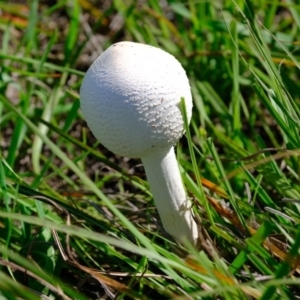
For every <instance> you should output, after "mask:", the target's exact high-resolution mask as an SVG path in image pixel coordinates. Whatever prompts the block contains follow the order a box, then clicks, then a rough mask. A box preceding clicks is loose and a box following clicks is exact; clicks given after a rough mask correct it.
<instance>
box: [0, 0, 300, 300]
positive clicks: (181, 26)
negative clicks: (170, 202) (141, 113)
mask: <svg viewBox="0 0 300 300" xmlns="http://www.w3.org/2000/svg"><path fill="white" fill-rule="evenodd" d="M299 13H300V7H299V5H298V4H296V2H293V1H286V2H276V1H275V2H272V3H271V2H268V1H244V2H243V1H236V2H234V1H223V2H218V1H210V2H203V1H187V2H181V1H175V2H174V1H165V2H163V3H162V2H159V1H153V0H147V1H140V2H136V1H130V0H128V1H123V0H116V1H112V2H110V1H100V2H99V3H96V2H95V3H94V2H89V1H85V0H78V1H57V3H56V4H55V5H52V6H51V4H47V3H45V2H39V1H37V0H34V1H31V2H30V5H25V4H16V3H10V2H8V3H6V2H0V30H1V36H0V41H1V49H0V59H1V66H0V90H1V93H0V118H1V152H0V157H1V159H0V195H1V206H0V207H1V209H0V245H1V247H0V253H1V258H0V266H1V270H0V278H1V280H0V295H1V297H3V298H4V299H17V297H19V298H23V299H40V298H41V297H42V296H43V297H44V298H46V299H48V298H62V299H98V298H101V297H102V298H103V297H108V298H111V299H131V298H132V299H133V298H135V299H155V298H157V299H218V298H220V299H221V298H222V299H296V298H297V297H298V296H299V295H300V290H299V282H300V281H299V272H300V271H299V270H300V268H299V262H298V260H299V259H298V258H299V243H300V231H299V225H298V224H299V220H300V214H299V203H300V202H299V201H300V185H299V182H300V179H299V178H300V161H299V154H300V134H299V128H300V109H299V107H300V106H299V103H300V100H299V83H298V82H299V33H300V17H299V16H300V14H299ZM121 40H130V41H136V42H141V43H147V44H151V45H154V46H159V47H161V48H163V49H165V50H166V51H168V52H170V53H171V54H173V55H174V56H176V58H178V59H179V60H180V62H181V63H182V65H183V66H184V68H185V70H186V72H187V74H188V76H189V78H190V83H191V88H192V93H193V99H194V110H193V118H192V122H191V126H190V128H189V130H188V131H187V134H186V138H185V139H182V141H181V142H180V144H179V145H178V147H177V155H178V159H179V162H180V165H181V171H182V177H183V180H184V183H185V186H186V188H187V192H188V193H189V196H190V197H191V198H192V199H193V203H194V210H195V215H196V218H197V219H198V221H199V223H200V225H201V229H202V230H201V247H202V248H201V249H200V250H196V249H191V248H187V249H186V248H184V247H182V246H180V245H177V244H176V243H174V241H171V240H169V238H168V237H167V236H165V234H164V232H163V230H162V228H161V225H160V221H159V217H158V215H157V212H156V209H155V207H154V205H153V202H152V197H151V193H150V191H149V188H148V184H147V181H146V178H145V176H144V171H143V168H142V167H141V165H140V162H139V161H138V160H128V159H124V158H120V157H116V156H114V155H113V154H111V153H110V152H108V151H107V150H106V149H105V148H104V147H102V146H101V145H99V144H98V143H97V142H96V140H95V139H94V137H93V136H92V135H91V133H90V132H89V130H88V129H87V127H86V124H85V123H84V122H83V121H82V118H81V112H80V109H79V98H78V91H79V87H80V84H81V80H82V77H83V75H84V72H85V71H86V69H87V68H88V66H89V65H90V64H91V62H92V61H93V60H94V59H95V58H96V57H97V56H98V55H99V54H100V53H101V52H102V51H103V49H106V48H107V47H108V46H109V45H111V44H112V43H114V42H117V41H121ZM203 195H205V197H203Z"/></svg>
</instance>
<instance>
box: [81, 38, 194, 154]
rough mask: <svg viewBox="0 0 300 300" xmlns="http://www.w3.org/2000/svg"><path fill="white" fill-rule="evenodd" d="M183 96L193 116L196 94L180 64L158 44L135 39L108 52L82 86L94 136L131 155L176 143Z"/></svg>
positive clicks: (95, 65)
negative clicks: (134, 41) (192, 93)
mask: <svg viewBox="0 0 300 300" xmlns="http://www.w3.org/2000/svg"><path fill="white" fill-rule="evenodd" d="M181 97H184V98H185V102H186V108H187V114H188V117H189V119H190V117H191V111H192V96H191V91H190V86H189V82H188V78H187V76H186V73H185V71H184V69H183V68H182V66H181V64H180V63H179V62H178V61H177V60H176V59H175V58H174V57H173V56H172V55H170V54H168V53H167V52H165V51H163V50H161V49H159V48H155V47H152V46H148V45H144V44H138V43H132V42H121V43H117V44H114V45H112V46H111V47H109V48H108V49H107V50H106V51H105V52H103V53H102V54H101V55H100V56H99V57H98V58H97V59H96V61H95V62H94V63H93V64H92V65H91V67H90V68H89V70H88V71H87V73H86V75H85V77H84V80H83V83H82V86H81V89H80V98H81V108H82V111H83V115H84V117H85V119H86V121H87V123H88V126H89V127H90V129H91V130H92V132H93V134H94V135H95V137H96V138H97V139H98V140H99V141H100V142H101V143H102V144H103V145H104V146H105V147H107V148H108V149H109V150H111V151H112V152H114V153H116V154H119V155H122V156H127V157H132V158H133V157H134V158H141V157H144V156H146V155H148V154H150V153H151V152H152V151H154V150H156V149H161V148H166V147H171V146H173V145H174V144H175V143H176V142H177V140H178V139H179V138H180V137H181V135H182V134H183V131H184V129H183V118H182V115H181V112H180V99H181Z"/></svg>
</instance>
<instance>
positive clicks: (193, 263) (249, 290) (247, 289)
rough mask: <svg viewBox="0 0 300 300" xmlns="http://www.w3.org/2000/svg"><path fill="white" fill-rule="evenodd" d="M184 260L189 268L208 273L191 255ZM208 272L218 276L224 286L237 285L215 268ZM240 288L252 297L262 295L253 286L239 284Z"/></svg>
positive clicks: (255, 297) (256, 297)
mask: <svg viewBox="0 0 300 300" xmlns="http://www.w3.org/2000/svg"><path fill="white" fill-rule="evenodd" d="M185 262H186V264H187V265H188V266H189V267H190V268H191V269H193V270H195V271H197V272H199V273H201V274H209V271H207V270H206V269H205V268H203V267H202V266H201V265H200V264H199V263H198V262H197V261H196V260H195V259H194V258H193V257H192V256H189V257H187V258H186V260H185ZM210 272H212V273H213V274H214V275H215V277H216V278H218V279H219V280H220V281H222V282H223V283H224V284H225V285H226V286H228V285H234V286H236V285H239V283H238V282H237V281H236V280H234V279H232V278H230V277H229V276H226V275H224V274H223V273H221V272H220V271H218V270H216V269H213V270H210ZM240 289H241V290H242V291H243V292H244V293H245V294H247V295H248V296H251V297H253V298H254V299H258V298H260V297H261V295H262V293H261V292H260V291H258V290H257V289H255V288H252V287H248V286H241V287H240Z"/></svg>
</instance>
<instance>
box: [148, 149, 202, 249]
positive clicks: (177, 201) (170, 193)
mask: <svg viewBox="0 0 300 300" xmlns="http://www.w3.org/2000/svg"><path fill="white" fill-rule="evenodd" d="M142 162H143V164H144V168H145V171H146V175H147V179H148V181H149V184H150V187H151V191H152V193H153V197H154V201H155V205H156V207H157V210H158V212H159V215H160V218H161V221H162V223H163V227H164V229H165V230H166V231H167V232H168V233H169V234H170V235H172V236H173V237H174V238H175V239H176V240H178V241H180V242H183V243H184V242H186V241H188V242H190V243H192V244H193V245H196V244H197V241H198V229H197V224H196V223H195V221H194V219H193V216H192V212H191V203H190V201H189V200H188V199H187V195H186V192H185V190H184V187H183V184H182V179H181V174H180V171H179V168H178V163H177V160H176V156H175V153H174V148H173V147H171V148H170V149H166V150H161V149H160V150H159V151H155V152H153V153H152V154H151V155H148V156H146V157H142Z"/></svg>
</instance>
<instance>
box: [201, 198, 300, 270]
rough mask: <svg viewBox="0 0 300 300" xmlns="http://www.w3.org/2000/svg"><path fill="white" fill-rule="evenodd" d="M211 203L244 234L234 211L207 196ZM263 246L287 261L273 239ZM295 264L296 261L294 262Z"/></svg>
mask: <svg viewBox="0 0 300 300" xmlns="http://www.w3.org/2000/svg"><path fill="white" fill-rule="evenodd" d="M206 198H207V199H208V201H209V203H210V204H211V205H212V206H213V207H214V209H215V210H216V211H217V212H218V213H219V214H220V215H221V216H223V217H225V218H226V219H228V220H229V221H230V222H231V223H232V224H233V225H234V226H235V227H236V228H238V229H239V230H241V231H242V232H244V229H243V226H242V225H241V223H240V221H239V219H238V217H237V216H236V215H235V214H234V212H233V211H231V210H229V209H228V208H226V207H224V206H222V205H221V204H220V203H219V201H217V200H216V199H214V198H212V197H210V196H206ZM248 230H249V232H250V233H251V235H254V234H255V233H256V229H254V228H252V227H251V226H248ZM263 246H264V248H265V249H266V250H268V251H270V252H271V253H272V255H274V256H276V257H277V258H279V259H280V260H286V259H287V253H286V251H285V250H282V249H280V248H279V247H278V246H276V245H275V244H274V243H273V242H272V239H271V238H268V239H266V240H265V241H264V242H263ZM294 263H295V261H294ZM295 270H296V271H297V272H298V273H299V274H300V264H298V263H297V265H296V266H295Z"/></svg>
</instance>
